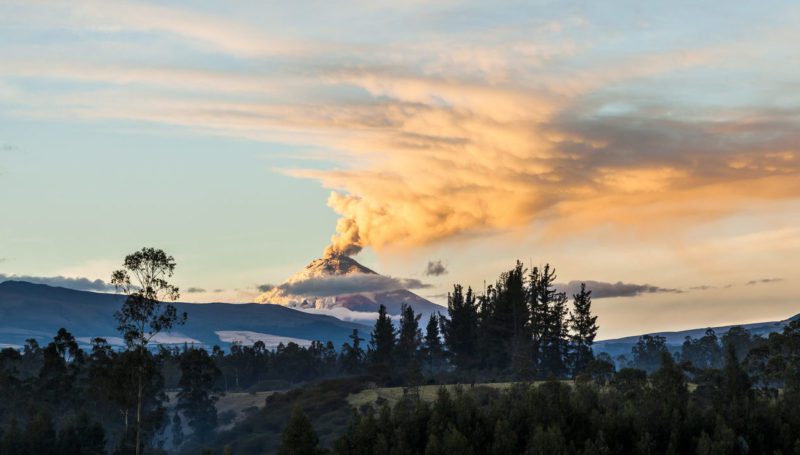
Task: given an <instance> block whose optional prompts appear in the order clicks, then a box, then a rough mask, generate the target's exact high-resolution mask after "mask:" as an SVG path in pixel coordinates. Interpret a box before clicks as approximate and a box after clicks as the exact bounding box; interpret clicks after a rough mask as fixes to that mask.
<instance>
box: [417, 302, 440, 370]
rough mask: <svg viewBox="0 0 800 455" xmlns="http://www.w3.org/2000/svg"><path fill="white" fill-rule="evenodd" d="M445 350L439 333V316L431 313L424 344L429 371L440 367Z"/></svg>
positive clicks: (423, 348) (424, 353)
mask: <svg viewBox="0 0 800 455" xmlns="http://www.w3.org/2000/svg"><path fill="white" fill-rule="evenodd" d="M443 351H444V349H443V347H442V339H441V335H440V333H439V316H438V315H436V314H435V313H434V314H431V317H430V318H429V319H428V324H427V325H426V326H425V338H424V339H423V344H422V352H423V355H424V358H425V364H426V366H427V369H428V371H429V372H434V371H436V370H438V369H439V367H440V365H441V362H442V353H443Z"/></svg>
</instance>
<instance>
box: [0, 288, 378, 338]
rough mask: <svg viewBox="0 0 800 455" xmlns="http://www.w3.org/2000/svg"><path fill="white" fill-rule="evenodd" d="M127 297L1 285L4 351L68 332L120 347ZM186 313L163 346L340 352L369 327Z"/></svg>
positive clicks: (309, 317) (214, 308) (322, 319)
mask: <svg viewBox="0 0 800 455" xmlns="http://www.w3.org/2000/svg"><path fill="white" fill-rule="evenodd" d="M123 299H124V297H123V296H120V295H116V294H100V293H94V292H84V291H75V290H72V289H65V288H59V287H51V286H46V285H42V284H31V283H27V282H22V281H6V282H4V283H0V346H3V345H12V346H21V345H23V344H24V343H25V340H26V339H28V338H35V339H37V341H39V342H40V343H41V342H43V341H49V340H50V339H51V338H52V337H53V335H55V333H56V331H57V330H58V329H59V328H61V327H65V328H66V329H68V330H69V331H70V332H72V334H73V335H75V337H76V338H78V339H79V341H81V342H82V343H88V341H89V339H91V338H93V337H98V336H99V337H103V338H106V339H108V340H109V342H111V343H112V344H114V343H120V342H121V339H120V338H119V333H118V332H117V330H116V323H115V321H114V317H113V315H114V312H115V311H116V310H117V309H118V308H119V307H120V305H121V304H122V302H123ZM176 307H177V308H178V311H179V312H184V311H185V312H187V313H188V315H189V320H188V322H187V323H186V325H184V326H182V327H178V328H177V329H176V330H175V331H173V332H172V333H170V334H168V335H165V336H163V337H161V338H160V340H159V341H160V342H162V343H167V344H169V343H183V342H190V343H191V342H195V343H201V344H204V345H206V346H213V345H215V344H218V345H220V346H223V347H225V346H227V345H228V344H229V342H230V341H233V340H241V341H242V342H243V343H245V344H247V343H253V342H254V341H256V340H259V339H261V340H264V342H265V343H266V344H267V345H268V346H269V345H273V346H274V345H276V344H277V343H278V342H280V341H289V339H295V340H294V341H296V342H302V341H303V340H321V341H328V340H331V341H333V342H334V343H335V344H336V347H337V348H338V347H339V346H340V345H341V344H342V343H343V342H344V341H346V340H347V336H348V335H349V334H350V333H351V332H352V330H353V329H358V330H359V331H360V332H361V333H362V334H363V335H366V334H367V333H368V332H369V330H370V329H369V328H368V327H366V326H363V325H361V324H356V323H352V322H346V321H341V320H339V319H336V318H334V317H332V316H326V315H320V314H309V313H304V312H302V311H298V310H293V309H291V308H286V307H283V306H280V305H267V304H254V303H253V304H229V303H206V304H193V303H177V304H176Z"/></svg>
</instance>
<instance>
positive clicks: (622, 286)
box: [556, 280, 684, 299]
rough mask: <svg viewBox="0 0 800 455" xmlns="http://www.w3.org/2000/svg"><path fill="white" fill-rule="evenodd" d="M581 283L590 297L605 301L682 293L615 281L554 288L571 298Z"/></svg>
mask: <svg viewBox="0 0 800 455" xmlns="http://www.w3.org/2000/svg"><path fill="white" fill-rule="evenodd" d="M581 283H586V289H587V290H589V291H592V297H593V298H595V299H606V298H614V297H637V296H640V295H642V294H662V293H669V294H680V293H682V292H684V291H682V290H680V289H670V288H662V287H659V286H653V285H650V284H633V283H623V282H622V281H617V282H616V283H607V282H603V281H592V280H588V281H570V282H569V283H566V284H557V285H556V287H557V288H558V289H559V290H561V291H563V292H566V293H567V295H569V296H572V295H573V294H577V293H578V292H580V289H581Z"/></svg>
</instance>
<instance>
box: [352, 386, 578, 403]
mask: <svg viewBox="0 0 800 455" xmlns="http://www.w3.org/2000/svg"><path fill="white" fill-rule="evenodd" d="M563 382H564V383H569V384H571V383H572V381H563ZM541 383H542V382H535V383H533V384H535V385H538V384H541ZM514 384H518V383H517V382H487V383H481V384H460V385H459V384H446V385H440V384H437V385H425V386H421V387H420V388H419V396H420V399H422V400H423V401H427V402H432V401H434V400H436V394H437V392H438V391H439V389H441V388H443V387H444V388H445V389H447V390H448V391H449V392H451V393H452V392H454V391H455V389H456V388H457V387H462V388H463V389H464V390H469V389H471V388H474V387H486V388H490V389H495V390H504V389H507V388H509V387H511V386H512V385H514ZM404 389H405V388H404V387H376V388H371V389H365V390H362V391H360V392H358V393H354V394H350V395H349V396H348V397H347V402H348V403H349V404H350V406H353V407H354V408H356V409H358V408H360V407H361V406H363V405H365V404H372V403H375V402H378V401H384V400H385V402H386V403H387V404H388V405H389V406H394V405H395V404H396V403H397V402H398V401H399V400H400V399H401V398H402V397H403V390H404Z"/></svg>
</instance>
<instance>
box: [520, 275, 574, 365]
mask: <svg viewBox="0 0 800 455" xmlns="http://www.w3.org/2000/svg"><path fill="white" fill-rule="evenodd" d="M555 281H556V271H555V269H551V268H550V264H547V265H545V266H544V267H543V268H541V269H539V268H538V267H535V268H534V269H533V271H532V272H531V276H530V282H529V294H528V299H529V305H530V315H531V335H532V339H533V351H534V353H533V355H534V360H535V362H536V363H537V364H538V369H539V371H540V374H542V375H554V376H563V375H564V373H565V372H566V370H567V368H566V367H567V365H566V357H567V354H568V347H569V343H568V341H569V340H568V336H569V331H568V327H567V317H566V316H567V311H568V310H567V295H566V294H565V293H564V292H560V291H558V290H557V289H556V287H555Z"/></svg>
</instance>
